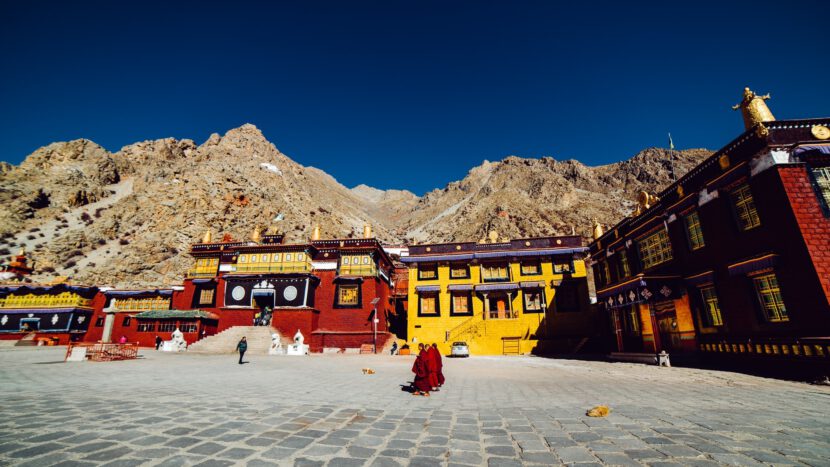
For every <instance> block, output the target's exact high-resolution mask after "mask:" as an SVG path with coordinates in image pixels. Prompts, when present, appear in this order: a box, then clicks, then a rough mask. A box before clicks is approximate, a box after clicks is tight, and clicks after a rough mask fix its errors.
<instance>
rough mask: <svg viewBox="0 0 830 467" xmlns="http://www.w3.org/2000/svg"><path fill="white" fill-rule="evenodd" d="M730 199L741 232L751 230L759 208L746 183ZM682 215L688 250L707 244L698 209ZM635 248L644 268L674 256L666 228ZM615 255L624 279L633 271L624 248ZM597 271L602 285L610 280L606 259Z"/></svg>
mask: <svg viewBox="0 0 830 467" xmlns="http://www.w3.org/2000/svg"><path fill="white" fill-rule="evenodd" d="M729 198H730V201H731V204H732V209H733V212H734V213H735V220H736V222H737V224H738V228H739V229H740V230H741V231H747V230H751V229H754V228H756V227H758V226H760V225H761V219H760V217H759V216H758V210H757V209H756V208H755V202H754V200H753V198H752V192H751V191H750V188H749V185H747V184H743V185H740V186H739V187H738V188H736V189H734V190H733V191H732V192H731V193H730V194H729ZM681 218H682V221H683V226H684V230H685V231H686V240H687V242H688V246H689V249H690V250H691V251H697V250H699V249H701V248H703V247H704V246H706V239H705V238H704V235H703V226H702V225H701V221H700V215H699V214H698V212H697V211H696V210H692V211H690V212H688V213H686V214H683V215H681ZM637 251H638V252H639V260H640V266H641V268H642V269H643V270H646V269H649V268H652V267H654V266H657V265H660V264H663V263H665V262H667V261H671V260H672V259H673V258H674V252H673V249H672V243H671V239H670V238H669V233H668V231H667V230H666V229H665V228H661V229H659V230H657V231H656V232H654V233H652V234H650V235H648V236H646V237H643V238H642V239H639V240H637ZM616 255H617V260H616V264H615V265H614V266H615V269H616V270H615V272H616V275H617V278H618V279H623V278H626V277H629V276H630V275H631V272H632V271H631V266H630V264H629V258H628V252H627V251H626V250H625V249H621V250H619V251H617V252H616ZM598 272H599V281H600V284H602V285H604V284H608V283H609V282H611V265H610V264H609V262H608V261H603V262H602V264H600V265H599V271H598Z"/></svg>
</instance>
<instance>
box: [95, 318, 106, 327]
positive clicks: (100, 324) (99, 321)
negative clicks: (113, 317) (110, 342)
mask: <svg viewBox="0 0 830 467" xmlns="http://www.w3.org/2000/svg"><path fill="white" fill-rule="evenodd" d="M103 326H104V318H98V319H96V320H95V327H96V328H100V327H103Z"/></svg>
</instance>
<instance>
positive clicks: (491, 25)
mask: <svg viewBox="0 0 830 467" xmlns="http://www.w3.org/2000/svg"><path fill="white" fill-rule="evenodd" d="M635 4H639V5H640V6H635ZM826 11H827V5H826V4H822V2H818V1H816V2H798V1H790V2H770V3H769V4H768V5H765V4H764V2H757V1H756V2H746V3H739V2H731V1H722V0H721V1H718V2H715V3H711V4H708V3H705V2H698V1H695V2H654V3H651V4H645V3H640V2H620V1H617V2H609V3H602V2H553V1H547V2H521V1H504V2H486V1H470V2H452V1H436V2H430V1H407V2H403V1H378V2H369V1H367V2H360V1H358V2H346V1H336V2H304V1H294V2H264V1H262V2H244V1H234V2H230V1H229V2H226V3H213V2H196V1H193V2H172V1H165V2H149V1H142V2H120V1H100V2H92V1H73V2H48V3H40V2H32V1H25V2H24V1H11V0H9V1H3V2H2V3H0V60H2V61H0V64H1V65H0V160H5V161H9V162H12V163H19V162H20V161H21V160H22V159H23V157H25V156H26V155H27V154H29V153H30V152H32V151H33V150H35V149H36V148H38V147H40V146H43V145H46V144H48V143H50V142H53V141H64V140H70V139H75V138H88V139H91V140H93V141H95V142H97V143H99V144H101V145H103V146H104V147H106V148H107V149H109V150H111V151H116V150H118V149H119V148H121V147H122V146H124V145H127V144H130V143H133V142H136V141H142V140H147V139H156V138H164V137H171V136H172V137H175V138H191V139H194V140H195V141H196V142H197V143H201V142H203V141H204V140H205V139H206V138H207V137H208V136H209V135H210V133H213V132H218V133H224V132H225V131H227V130H228V129H230V128H233V127H237V126H239V125H242V124H243V123H246V122H250V123H253V124H255V125H256V126H258V127H259V128H260V129H261V130H262V131H263V133H264V134H265V136H266V137H267V138H268V139H269V140H271V141H272V142H273V143H274V144H275V145H276V146H277V147H278V148H279V149H280V150H281V151H283V152H284V153H286V154H287V155H288V156H290V157H291V158H293V159H294V160H296V161H298V162H300V163H302V164H304V165H313V166H315V167H319V168H321V169H323V170H325V171H327V172H329V173H330V174H332V175H333V176H335V177H336V178H337V179H338V180H339V181H340V182H341V183H343V184H345V185H347V186H354V185H356V184H359V183H367V184H369V185H373V186H377V187H379V188H406V189H410V190H412V191H414V192H416V193H418V194H422V193H424V192H425V191H428V190H430V189H433V188H436V187H443V186H444V185H445V184H446V183H447V182H449V181H452V180H457V179H460V178H462V177H463V176H464V175H465V174H466V172H467V170H469V169H470V168H471V167H473V166H474V165H478V164H479V163H481V161H483V160H484V159H488V160H498V159H501V158H503V157H505V156H507V155H511V154H514V155H520V156H527V157H541V156H546V155H547V156H552V157H555V158H557V159H568V158H576V159H579V160H581V161H583V162H585V163H587V164H592V165H596V164H603V163H609V162H614V161H617V160H621V159H625V158H628V157H630V156H631V155H633V154H634V153H636V152H637V151H639V150H641V149H643V148H645V147H649V146H663V147H665V146H666V145H667V141H666V140H667V138H666V133H667V132H671V133H672V136H673V137H674V141H675V144H676V145H677V146H678V147H679V148H688V147H708V148H713V149H716V148H719V147H720V146H722V145H724V144H725V143H727V142H728V141H730V140H731V139H732V138H733V137H735V136H736V135H737V134H738V133H740V132H741V131H742V129H743V126H742V123H741V118H740V115H739V113H738V112H732V111H731V110H730V108H729V106H730V105H732V104H734V103H736V102H738V101H739V100H740V96H741V91H742V89H743V87H744V86H746V85H749V86H750V87H752V88H753V89H754V90H757V91H758V92H764V93H766V92H770V93H772V100H771V101H769V104H770V107H771V109H772V111H773V113H774V114H775V115H776V117H778V118H779V119H783V118H799V117H811V116H830V87H829V86H828V76H830V75H828V71H830V65H828V64H829V63H830V61H829V60H828V59H827V57H828V56H829V55H830V47H829V46H828V41H827V39H828V37H829V36H828V33H827V24H826V18H825V16H826V14H825V13H826Z"/></svg>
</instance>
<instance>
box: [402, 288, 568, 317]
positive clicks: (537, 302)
mask: <svg viewBox="0 0 830 467" xmlns="http://www.w3.org/2000/svg"><path fill="white" fill-rule="evenodd" d="M448 293H449V294H450V310H449V311H450V316H470V315H472V314H473V294H472V292H460V291H452V292H448ZM481 300H482V302H483V306H482V308H483V309H485V310H489V317H490V318H494V319H495V318H517V317H518V314H517V312H516V311H515V310H512V303H511V297H510V296H508V295H507V294H504V293H501V294H490V295H489V296H488V297H487V298H484V297H482V298H481ZM485 300H486V302H485ZM522 303H523V305H524V312H525V313H543V312H544V311H545V308H546V307H547V301H546V298H545V291H544V289H541V288H538V289H522ZM440 308H441V300H440V294H439V293H438V292H430V293H420V294H419V296H418V316H426V317H435V316H440V315H441V310H440ZM556 310H557V311H562V312H572V311H579V293H578V287H577V286H576V284H573V285H563V286H560V287H559V288H558V289H557V292H556Z"/></svg>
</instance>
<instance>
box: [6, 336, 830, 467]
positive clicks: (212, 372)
mask: <svg viewBox="0 0 830 467" xmlns="http://www.w3.org/2000/svg"><path fill="white" fill-rule="evenodd" d="M63 352H64V351H63V350H62V349H60V348H58V349H49V348H36V349H10V350H0V397H2V404H0V465H15V466H17V465H21V466H22V465H27V466H28V465H31V466H44V465H65V466H70V465H71V466H86V465H91V466H98V465H106V466H138V465H142V466H145V465H146V466H194V465H200V466H229V465H241V466H273V465H278V466H403V465H413V466H453V465H457V466H478V465H488V466H539V465H559V464H567V465H578V466H581V467H586V466H590V465H621V466H643V465H649V466H676V465H694V466H710V465H813V466H827V465H830V422H828V420H830V418H828V416H830V390H828V389H827V388H825V387H820V386H810V385H806V384H800V383H793V382H786V381H778V380H772V379H765V378H757V377H752V376H748V375H741V374H735V373H728V372H713V371H704V370H693V369H683V368H658V367H651V366H645V365H634V364H621V363H614V364H612V363H603V362H588V361H572V360H568V361H563V360H552V359H543V358H535V357H472V358H469V359H464V360H449V359H447V360H445V373H446V376H447V380H448V383H447V385H446V386H445V387H444V388H442V390H441V391H440V392H438V393H435V394H433V395H432V396H431V397H429V398H421V397H413V396H411V395H409V394H408V393H406V392H403V391H402V390H401V385H405V384H406V383H407V381H410V379H411V373H410V368H411V366H412V359H411V358H409V357H391V356H366V355H362V356H359V355H337V356H334V355H327V356H311V357H305V358H303V357H300V358H268V357H266V356H251V363H250V364H247V365H238V364H236V362H235V360H234V359H233V358H232V356H230V357H229V356H209V355H186V354H185V355H171V354H162V353H157V352H154V351H142V356H143V358H142V359H139V360H135V361H128V362H106V363H93V362H82V363H62V362H60V360H61V359H62V357H63ZM367 366H368V367H371V368H373V369H375V370H376V374H374V375H364V374H363V373H362V371H361V370H362V368H365V367H367ZM600 403H605V404H608V405H609V406H610V407H611V408H612V413H611V415H610V416H608V417H607V418H602V419H592V418H588V417H585V415H584V413H585V410H586V409H588V408H590V407H592V406H594V405H597V404H600Z"/></svg>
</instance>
